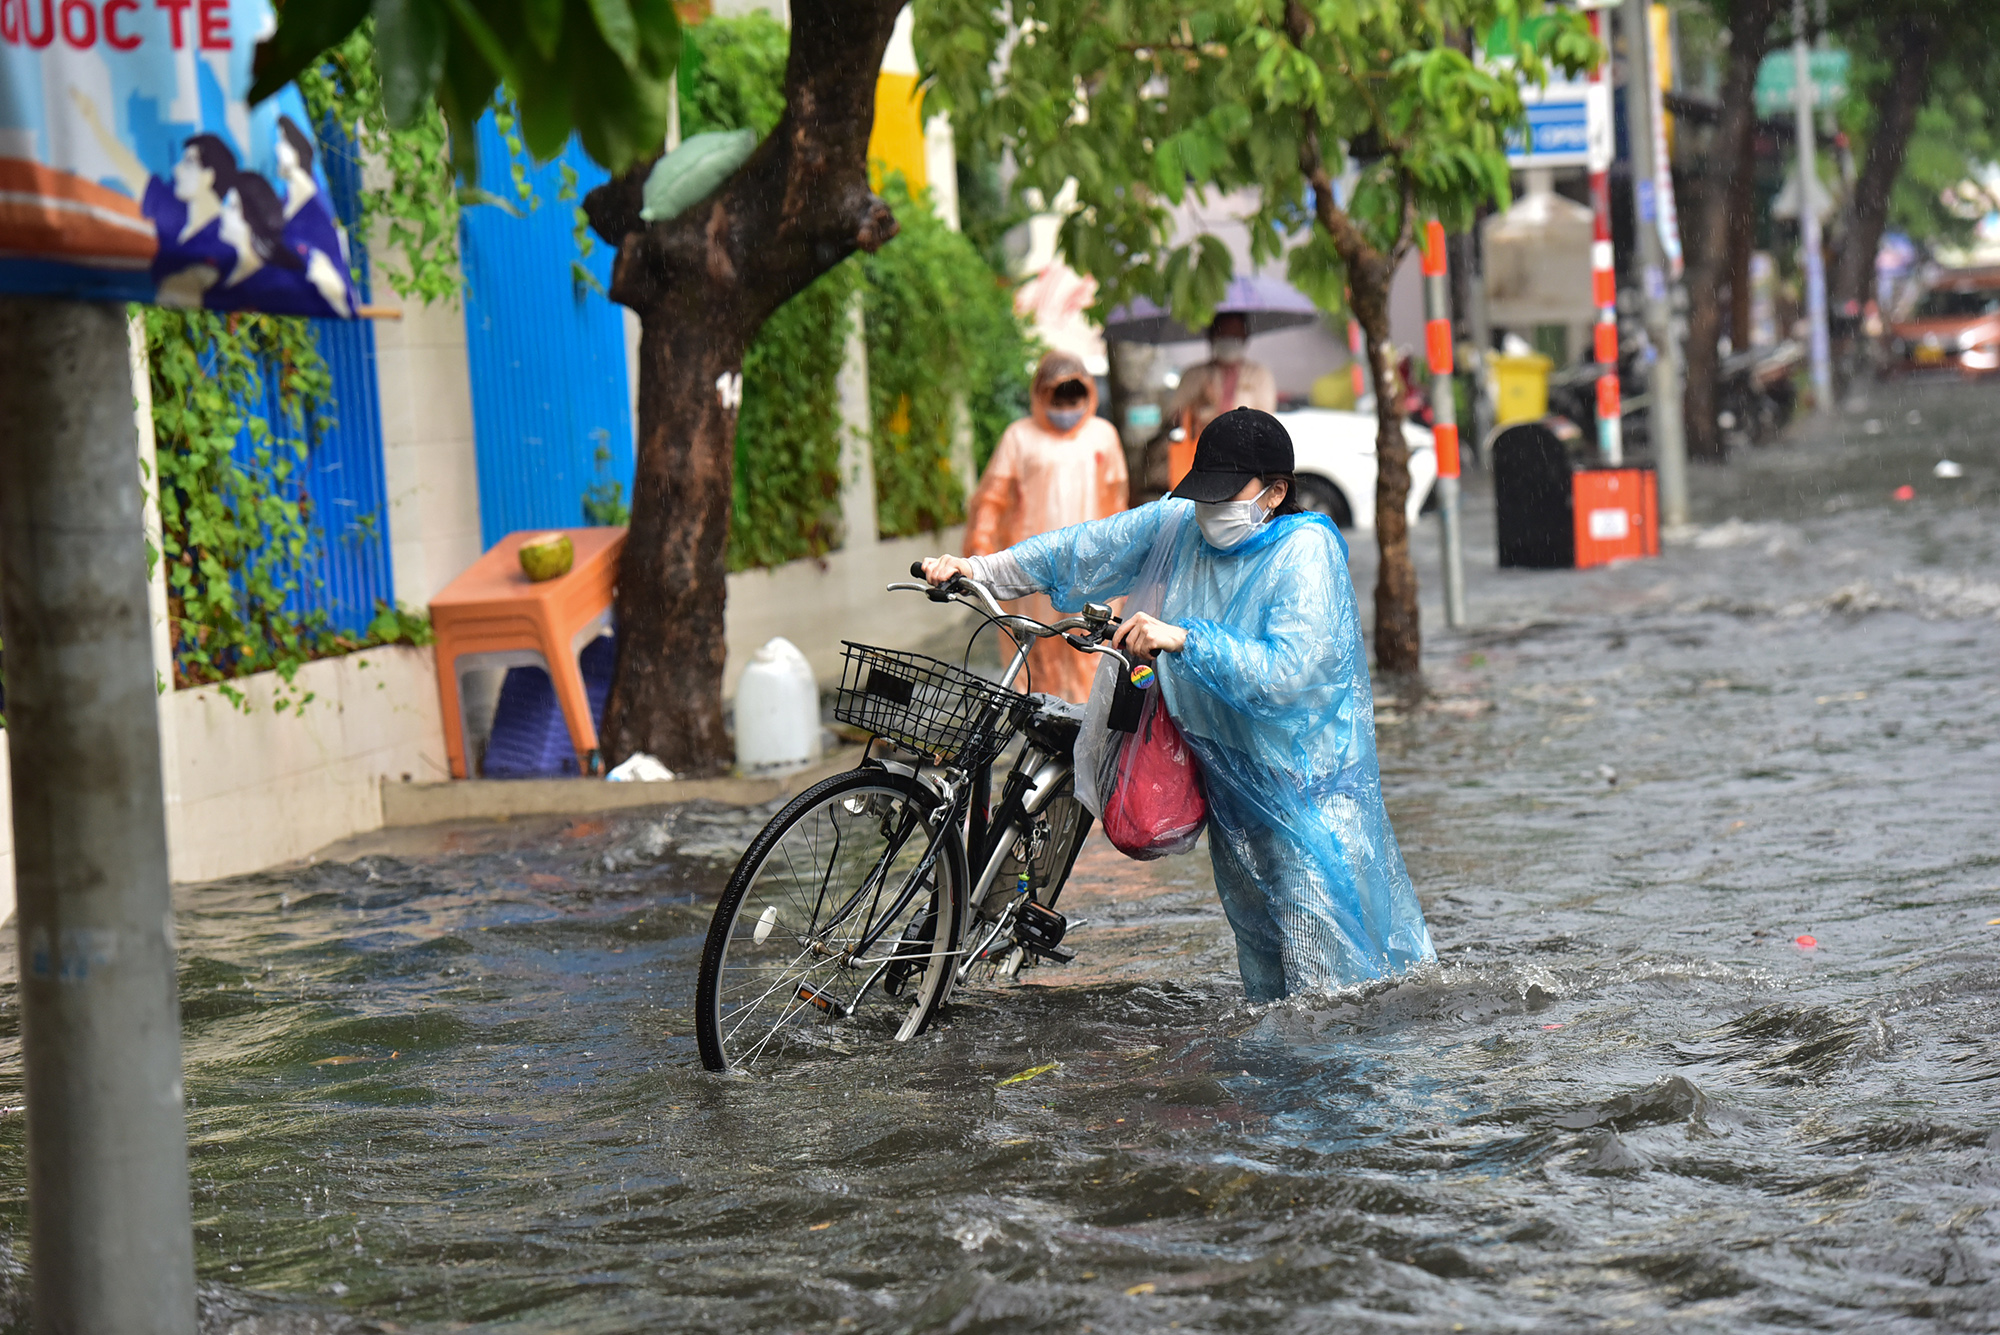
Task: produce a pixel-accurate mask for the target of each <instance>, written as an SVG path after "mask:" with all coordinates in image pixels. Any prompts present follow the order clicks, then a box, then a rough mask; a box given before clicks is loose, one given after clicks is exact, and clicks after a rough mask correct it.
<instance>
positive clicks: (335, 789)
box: [167, 645, 448, 881]
mask: <svg viewBox="0 0 2000 1335" xmlns="http://www.w3.org/2000/svg"><path fill="white" fill-rule="evenodd" d="M435 662H436V660H435V659H434V658H433V656H432V653H431V651H430V650H429V649H415V648H411V647H410V646H408V645H396V646H392V647H389V648H382V649H364V650H362V651H361V652H359V653H354V654H348V655H346V656H345V657H342V658H329V659H322V660H320V661H319V662H316V663H308V664H307V665H306V666H305V667H303V668H301V669H300V670H299V673H298V676H297V678H296V684H297V686H298V687H299V688H300V690H301V692H311V693H312V694H313V696H314V699H312V700H311V701H310V702H309V703H307V704H306V705H305V707H304V709H303V710H300V711H296V712H295V711H292V710H287V711H286V712H284V713H278V712H277V711H276V710H274V709H273V707H272V706H273V704H274V702H275V701H276V699H277V697H278V691H277V686H278V682H277V679H276V675H275V674H274V673H268V672H267V673H260V674H258V675H257V676H254V677H247V678H244V679H242V680H239V681H236V682H233V683H231V684H232V685H233V686H235V687H236V688H237V689H239V690H241V691H243V692H244V694H245V696H246V697H247V702H246V703H247V704H248V706H249V708H248V709H247V710H240V709H238V708H236V706H234V705H232V704H231V703H230V702H229V701H228V700H226V699H224V698H223V697H222V695H221V693H220V692H219V691H217V690H216V689H215V688H214V687H201V688H197V689H194V690H184V691H175V692H173V694H172V696H171V697H170V698H171V701H172V703H171V706H170V708H169V710H168V711H167V713H168V718H169V722H168V727H167V731H168V733H169V735H170V736H171V737H172V738H173V741H174V745H173V754H175V755H176V756H177V758H178V764H177V765H176V771H177V772H176V773H175V774H174V775H173V776H172V778H171V779H170V781H169V785H168V787H169V796H168V800H167V848H168V856H169V858H170V860H171V864H172V868H173V878H174V879H175V880H176V881H206V880H212V879H214V878H216V877H219V876H234V875H238V874H240V873H243V872H249V871H256V870H258V869H259V868H262V867H269V866H273V865H275V864H277V863H281V862H289V861H292V860H293V859H296V858H302V857H305V856H306V855H307V854H309V853H311V852H313V851H314V850H315V849H318V848H323V847H325V846H326V845H327V844H330V843H332V842H333V841H334V840H336V839H344V838H346V837H347V836H348V835H351V834H358V833H361V832H363V831H366V830H372V829H376V828H377V827H379V826H380V825H381V824H382V796H381V790H380V784H381V781H382V780H383V779H384V778H387V779H389V780H390V781H392V782H395V781H400V780H401V778H402V776H403V775H405V774H407V775H409V776H410V778H411V779H413V780H432V779H443V778H446V777H448V771H447V769H446V767H445V756H444V732H443V728H442V725H441V723H440V715H439V709H438V694H437V670H436V667H435Z"/></svg>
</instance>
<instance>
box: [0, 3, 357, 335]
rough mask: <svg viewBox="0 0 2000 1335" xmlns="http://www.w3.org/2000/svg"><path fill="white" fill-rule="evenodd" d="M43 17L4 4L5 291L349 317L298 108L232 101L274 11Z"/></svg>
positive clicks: (345, 263) (159, 8)
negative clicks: (39, 20) (49, 19)
mask: <svg viewBox="0 0 2000 1335" xmlns="http://www.w3.org/2000/svg"><path fill="white" fill-rule="evenodd" d="M38 8H39V13H40V14H41V16H43V17H46V16H48V14H49V13H50V10H49V9H48V8H47V7H38V6H36V5H35V4H34V3H33V2H32V0H0V292H11V293H21V294H40V295H48V296H68V297H74V298H79V299H87V300H100V301H106V300H126V301H141V302H151V303H156V304H159V305H167V306H182V307H205V308H207V309H211V310H232V311H253V310H254V311H269V312H273V313H276V314H286V315H312V316H322V317H334V318H350V317H352V316H353V315H354V314H355V313H356V312H357V310H358V308H359V306H360V295H359V293H358V292H357V290H356V288H355V285H354V279H353V276H352V271H351V267H350V261H349V254H348V245H347V239H346V237H345V235H344V233H343V232H342V230H341V226H340V222H339V219H338V217H337V216H336V214H335V212H334V209H333V206H332V200H331V197H330V195H329V194H328V190H327V186H326V181H325V178H324V175H323V173H322V172H320V171H319V169H318V167H317V166H316V164H317V162H318V160H319V154H318V153H317V151H316V148H315V145H314V141H313V138H312V136H311V135H310V134H309V133H308V132H307V131H306V130H305V129H304V128H303V127H304V126H306V125H308V124H310V118H309V117H308V116H307V114H306V110H305V104H304V101H303V99H301V98H300V96H299V94H298V90H297V89H296V88H292V87H287V88H285V89H284V90H283V91H281V92H280V93H279V94H278V95H277V96H275V97H273V98H271V99H269V100H267V101H265V102H264V103H262V104H260V105H258V106H256V107H251V106H248V105H247V104H246V103H245V102H244V100H243V99H244V93H245V90H247V89H248V88H249V86H250V79H251V69H250V64H251V58H252V56H253V54H254V52H255V47H256V43H257V40H258V39H259V38H260V37H262V36H263V35H265V34H267V33H268V32H269V31H270V30H271V27H272V25H273V23H274V17H273V14H272V11H271V7H270V5H269V3H268V0H179V3H172V2H170V0H163V2H162V3H160V4H157V5H153V6H145V7H142V6H141V5H139V4H138V3H137V0H103V3H102V4H101V5H99V4H97V3H95V0H68V3H65V4H63V5H62V6H61V8H60V14H59V16H58V17H57V18H56V19H55V20H54V26H52V27H51V26H50V25H47V24H44V25H40V26H39V27H38V25H37V23H36V18H37V11H38ZM44 28H46V29H47V31H43V30H42V29H44ZM58 38H60V40H58Z"/></svg>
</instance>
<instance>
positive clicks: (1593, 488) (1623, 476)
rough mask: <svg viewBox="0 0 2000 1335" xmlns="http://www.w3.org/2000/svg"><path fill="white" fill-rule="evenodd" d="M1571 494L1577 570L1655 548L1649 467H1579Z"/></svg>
mask: <svg viewBox="0 0 2000 1335" xmlns="http://www.w3.org/2000/svg"><path fill="white" fill-rule="evenodd" d="M1570 495H1571V496H1572V497H1573V498H1574V504H1575V515H1576V568H1577V569H1578V570H1584V569H1587V568H1589V567H1590V566H1601V565H1609V564H1610V563H1611V562H1613V561H1630V560H1633V559H1635V558H1637V557H1642V556H1658V555H1659V554H1660V487H1659V479H1658V477H1657V476H1656V475H1655V474H1654V472H1653V470H1652V469H1650V468H1583V469H1578V470H1577V472H1576V474H1575V476H1574V477H1573V478H1572V480H1571V488H1570Z"/></svg>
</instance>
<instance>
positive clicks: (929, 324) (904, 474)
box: [861, 174, 1035, 538]
mask: <svg viewBox="0 0 2000 1335" xmlns="http://www.w3.org/2000/svg"><path fill="white" fill-rule="evenodd" d="M882 194H883V197H884V198H885V199H886V200H887V201H888V203H889V207H890V208H891V209H892V210H894V211H895V214H896V220H897V221H898V222H899V223H900V224H901V230H900V231H898V232H897V234H896V236H895V238H894V239H893V240H891V241H890V242H889V244H888V245H886V246H884V247H882V249H881V250H879V251H877V252H876V253H875V254H873V255H869V256H867V257H865V258H864V259H863V260H862V261H861V265H862V273H863V274H864V275H865V281H866V284H867V286H866V293H867V296H866V302H867V330H868V398H869V411H870V414H871V420H872V422H873V426H874V452H875V458H874V462H875V509H876V517H877V523H878V526H879V528H880V529H881V536H883V537H885V538H901V537H910V536H913V535H915V534H918V533H928V532H933V531H935V530H937V529H940V528H943V527H945V526H946V525H948V524H955V523H957V522H959V521H960V520H961V519H963V518H964V517H965V499H966V498H965V488H964V484H963V482H962V481H961V480H960V477H959V474H958V471H957V469H956V467H955V466H954V465H953V461H952V438H953V435H954V432H955V431H956V429H957V424H956V421H955V418H956V414H957V411H958V410H957V408H956V406H955V404H954V399H955V398H956V397H957V396H958V395H960V394H963V395H964V396H965V406H966V410H967V415H968V416H969V418H970V422H969V426H970V430H971V433H972V442H971V444H972V452H973V462H974V464H975V465H976V466H983V465H984V463H985V461H986V459H987V458H989V457H990V456H991V455H992V453H993V447H994V446H995V445H996V444H998V443H999V439H1000V433H1001V432H1002V431H1004V430H1006V428H1007V424H1008V423H1009V422H1011V421H1013V420H1014V419H1015V418H1017V417H1021V416H1025V415H1026V413H1027V407H1028V402H1027V387H1028V363H1029V361H1030V359H1031V358H1032V357H1033V356H1034V351H1035V348H1034V343H1033V341H1032V339H1031V338H1030V336H1029V334H1028V333H1027V330H1026V328H1025V326H1024V324H1023V322H1022V321H1021V320H1020V318H1019V317H1018V316H1016V315H1015V314H1014V300H1013V291H1012V288H1011V286H1010V285H1009V284H1007V283H1006V282H1005V281H1004V280H1002V279H1001V278H999V277H998V276H997V275H996V274H995V273H994V272H993V270H992V269H990V268H988V267H987V264H986V261H985V260H984V259H983V258H982V257H981V256H980V254H979V251H978V250H977V249H976V248H975V247H974V246H973V244H972V242H970V241H969V240H967V239H966V238H965V237H964V236H962V235H961V234H959V233H957V232H954V231H952V230H951V228H949V227H947V226H946V225H945V224H944V222H943V220H942V219H940V218H939V217H938V216H937V214H936V213H935V212H934V211H933V210H932V208H931V204H930V199H929V196H928V194H921V195H914V196H913V195H912V194H911V192H910V190H909V187H908V186H907V185H905V184H904V181H903V178H902V176H901V175H900V174H891V176H890V177H889V179H888V180H887V181H886V182H885V183H884V184H883V188H882Z"/></svg>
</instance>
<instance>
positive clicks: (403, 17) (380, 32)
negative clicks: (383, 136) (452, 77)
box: [375, 0, 447, 130]
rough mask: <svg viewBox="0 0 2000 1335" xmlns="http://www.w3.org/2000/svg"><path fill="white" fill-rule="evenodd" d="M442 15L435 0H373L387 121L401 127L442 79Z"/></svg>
mask: <svg viewBox="0 0 2000 1335" xmlns="http://www.w3.org/2000/svg"><path fill="white" fill-rule="evenodd" d="M446 21H447V20H446V17H445V15H444V14H443V13H441V12H440V11H439V10H438V8H437V5H436V0H375V54H376V60H377V65H378V68H379V70H380V72H381V80H382V105H383V110H384V112H385V113H386V114H387V116H388V118H389V124H390V125H391V126H392V127H393V128H395V129H398V130H407V129H409V128H411V127H412V126H414V125H415V124H416V123H417V121H418V119H419V118H420V117H421V116H422V115H423V114H424V112H425V111H426V110H427V109H428V108H429V106H430V102H431V97H432V94H433V91H434V90H435V89H436V88H437V85H438V81H439V80H440V79H442V78H443V77H444V49H445V44H444V38H445V24H446Z"/></svg>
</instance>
